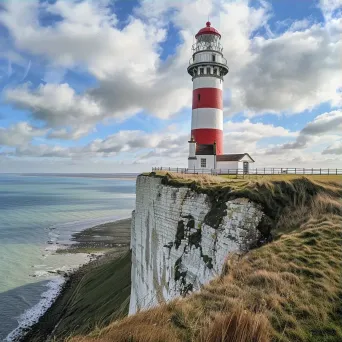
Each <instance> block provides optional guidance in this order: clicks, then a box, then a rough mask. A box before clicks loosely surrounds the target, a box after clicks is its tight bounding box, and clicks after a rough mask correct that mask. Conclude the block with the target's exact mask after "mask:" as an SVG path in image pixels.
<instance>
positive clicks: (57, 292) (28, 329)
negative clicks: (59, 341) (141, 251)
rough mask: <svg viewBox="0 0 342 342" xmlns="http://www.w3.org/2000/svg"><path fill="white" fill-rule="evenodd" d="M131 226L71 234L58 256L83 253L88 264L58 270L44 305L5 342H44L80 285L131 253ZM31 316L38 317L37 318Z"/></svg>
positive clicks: (127, 222) (117, 223) (115, 225)
mask: <svg viewBox="0 0 342 342" xmlns="http://www.w3.org/2000/svg"><path fill="white" fill-rule="evenodd" d="M130 224H131V219H130V218H126V219H119V220H116V221H113V222H107V223H103V224H98V225H95V226H93V227H91V228H86V229H84V230H82V231H80V232H76V233H74V234H72V239H71V242H72V243H71V244H65V245H60V246H59V248H58V249H57V250H56V251H55V253H57V254H70V253H83V254H85V255H87V257H88V260H87V261H86V262H85V263H84V264H82V265H80V266H79V267H77V268H74V269H73V270H71V271H59V270H57V271H56V272H55V273H56V278H55V279H52V280H50V281H49V283H48V284H47V287H48V290H47V291H46V292H44V293H43V294H42V299H41V301H40V302H39V303H38V304H37V305H36V306H35V307H33V308H30V309H29V310H27V311H26V312H25V313H24V314H23V315H21V317H22V318H25V317H26V321H25V323H24V324H23V323H22V324H19V327H17V328H16V329H15V330H13V331H12V332H11V333H10V334H8V335H7V337H6V339H5V341H23V342H28V341H42V336H44V339H43V340H45V339H46V338H47V337H48V336H49V335H50V334H51V333H52V331H53V330H54V328H55V325H57V324H58V323H59V321H60V318H61V317H62V315H63V313H64V312H65V304H66V299H67V298H69V297H70V296H71V294H72V292H73V291H74V290H75V289H76V288H77V286H78V285H79V283H80V281H81V280H82V279H83V278H84V277H85V276H87V275H91V274H92V271H93V270H95V269H98V268H100V267H101V266H102V265H106V264H108V263H111V262H114V261H116V260H120V258H122V257H123V256H125V253H126V254H127V253H128V251H129V244H130ZM32 313H35V314H36V318H34V317H33V316H32ZM38 317H39V318H38ZM57 318H58V319H57ZM32 323H33V325H32Z"/></svg>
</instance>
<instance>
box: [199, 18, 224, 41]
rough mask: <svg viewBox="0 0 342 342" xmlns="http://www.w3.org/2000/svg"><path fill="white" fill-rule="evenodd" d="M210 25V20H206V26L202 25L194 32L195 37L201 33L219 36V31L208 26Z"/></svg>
mask: <svg viewBox="0 0 342 342" xmlns="http://www.w3.org/2000/svg"><path fill="white" fill-rule="evenodd" d="M210 25H211V23H210V21H207V23H206V27H203V28H202V29H200V30H199V31H198V33H197V34H196V36H195V38H197V37H198V36H201V35H202V34H215V35H216V36H219V37H220V38H221V35H220V33H219V31H217V30H216V29H215V28H213V27H210Z"/></svg>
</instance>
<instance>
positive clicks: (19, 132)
mask: <svg viewBox="0 0 342 342" xmlns="http://www.w3.org/2000/svg"><path fill="white" fill-rule="evenodd" d="M45 134H46V130H44V129H39V128H35V127H32V126H31V125H30V124H29V123H27V122H18V123H16V124H14V125H12V126H10V127H7V128H4V127H0V145H3V146H19V145H25V144H27V143H29V142H30V141H31V140H32V138H34V137H39V136H43V135H45Z"/></svg>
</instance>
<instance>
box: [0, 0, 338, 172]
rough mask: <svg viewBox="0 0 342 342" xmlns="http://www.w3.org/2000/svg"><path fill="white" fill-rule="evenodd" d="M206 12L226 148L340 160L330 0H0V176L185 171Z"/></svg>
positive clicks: (286, 161)
mask: <svg viewBox="0 0 342 342" xmlns="http://www.w3.org/2000/svg"><path fill="white" fill-rule="evenodd" d="M208 17H209V19H210V21H211V23H212V26H213V27H215V28H216V29H217V30H218V31H219V32H220V33H221V35H222V39H221V44H222V46H223V53H224V57H225V58H226V59H227V62H228V66H229V73H228V75H226V76H225V79H224V94H223V98H224V104H223V106H224V150H225V153H245V152H246V153H249V154H250V155H251V156H252V157H253V159H254V160H255V164H254V165H253V166H254V167H307V168H311V167H322V168H327V167H329V168H336V167H339V168H342V163H341V155H342V100H341V94H342V65H341V63H342V58H341V56H342V51H341V50H342V49H341V45H342V41H341V36H342V35H341V33H342V0H274V1H270V0H269V1H267V0H251V1H247V0H246V1H245V0H0V173H1V172H141V171H149V170H151V167H153V166H164V167H186V166H187V157H188V143H187V141H188V140H189V138H190V130H191V128H190V127H191V105H192V98H191V97H192V81H191V77H190V76H189V75H188V73H187V70H186V69H187V66H188V63H189V60H190V58H191V46H192V44H193V43H194V35H195V34H196V33H197V32H198V31H199V30H200V29H201V28H202V27H204V26H205V23H206V21H207V20H208Z"/></svg>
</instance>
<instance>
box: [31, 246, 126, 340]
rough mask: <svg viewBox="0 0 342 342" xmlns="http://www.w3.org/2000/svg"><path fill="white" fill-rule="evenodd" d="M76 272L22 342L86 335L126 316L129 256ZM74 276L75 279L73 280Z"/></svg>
mask: <svg viewBox="0 0 342 342" xmlns="http://www.w3.org/2000/svg"><path fill="white" fill-rule="evenodd" d="M120 254H121V256H119V255H118V258H115V259H114V260H110V261H108V259H107V261H104V262H102V263H100V264H99V265H96V264H95V265H94V266H93V267H91V268H89V267H87V266H86V267H85V271H84V272H82V270H81V271H78V272H76V274H75V275H74V276H72V277H71V279H70V281H69V282H68V283H67V288H66V289H65V291H64V292H65V293H64V295H62V296H60V297H59V298H58V299H57V302H56V304H54V305H53V306H52V307H51V308H50V309H49V310H48V312H47V313H46V314H45V315H44V316H43V317H42V319H41V320H40V322H39V325H37V328H36V329H33V330H32V331H31V332H30V333H29V334H28V335H27V336H26V337H25V341H30V342H41V341H45V336H47V334H48V333H49V332H51V330H52V327H54V326H56V325H57V328H56V329H55V331H54V336H55V339H56V340H63V339H64V337H66V336H70V335H73V334H87V333H89V332H91V331H93V330H94V329H97V328H100V327H103V326H104V325H107V324H108V323H109V322H111V321H113V320H115V319H117V318H121V317H124V316H126V315H127V313H128V306H129V296H130V290H131V253H130V252H129V251H127V249H126V252H125V251H124V249H122V251H121V252H120ZM75 277H77V279H75Z"/></svg>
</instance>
